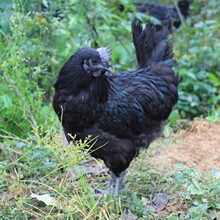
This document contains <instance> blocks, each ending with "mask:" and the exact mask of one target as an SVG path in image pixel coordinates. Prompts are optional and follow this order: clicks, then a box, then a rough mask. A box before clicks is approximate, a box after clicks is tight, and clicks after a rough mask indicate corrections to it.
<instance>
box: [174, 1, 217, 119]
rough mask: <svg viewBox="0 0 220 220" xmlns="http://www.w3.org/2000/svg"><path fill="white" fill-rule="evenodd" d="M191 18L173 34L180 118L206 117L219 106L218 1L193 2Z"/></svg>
mask: <svg viewBox="0 0 220 220" xmlns="http://www.w3.org/2000/svg"><path fill="white" fill-rule="evenodd" d="M191 14H192V15H191V16H190V17H189V18H188V19H187V20H186V21H185V23H184V25H182V26H181V28H180V29H179V30H177V31H176V33H174V36H173V42H174V43H175V47H176V48H175V52H176V58H177V60H178V64H179V65H178V67H177V68H178V69H177V71H178V73H179V74H180V75H181V76H182V77H183V81H182V83H181V84H180V87H179V91H180V92H179V94H180V100H179V103H178V105H177V109H178V110H179V112H180V115H181V117H183V118H185V117H188V118H193V117H196V116H200V115H207V114H210V112H211V111H212V110H213V109H215V108H216V107H217V105H218V104H219V103H220V80H219V79H220V71H219V69H220V63H219V54H220V47H219V45H220V40H219V39H220V38H219V37H220V31H219V27H220V21H219V19H218V17H219V16H220V7H219V4H218V3H217V2H216V1H214V0H213V1H203V2H201V1H200V0H196V1H193V3H192V4H191Z"/></svg>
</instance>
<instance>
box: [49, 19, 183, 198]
mask: <svg viewBox="0 0 220 220" xmlns="http://www.w3.org/2000/svg"><path fill="white" fill-rule="evenodd" d="M132 32H133V42H134V46H135V49H136V55H137V61H138V68H137V69H136V70H133V71H125V72H119V73H113V71H112V69H111V68H110V66H109V60H110V51H109V49H107V48H99V49H92V48H83V49H80V50H79V51H77V52H76V53H75V54H74V55H72V56H71V57H70V59H69V60H68V61H67V62H66V64H65V65H64V66H63V67H62V69H61V70H60V73H59V76H58V78H57V81H56V82H55V84H54V87H55V91H56V92H55V96H54V100H53V108H54V110H55V112H56V114H57V115H58V117H59V119H60V121H61V123H62V126H63V129H64V133H65V135H66V138H67V140H68V141H69V142H70V141H71V140H72V139H71V136H73V135H76V137H77V138H78V139H85V138H86V137H87V136H88V135H91V136H92V137H97V136H98V139H97V141H96V142H95V143H94V145H93V146H92V149H91V150H92V152H91V155H92V156H93V157H95V158H100V159H102V160H104V162H105V165H106V166H107V167H108V168H109V169H110V171H111V177H112V178H111V181H110V183H111V184H110V185H111V186H110V191H109V193H111V194H114V195H118V193H119V192H120V190H121V186H122V181H123V177H124V173H125V170H126V169H127V168H128V166H129V164H130V162H131V161H132V160H133V159H134V158H135V157H136V156H137V155H138V153H139V150H140V148H141V147H144V148H147V147H148V146H149V144H150V143H151V142H152V141H153V140H154V139H155V138H157V137H159V136H160V134H161V132H162V129H163V126H164V124H165V121H166V119H167V118H168V116H169V114H170V112H171V110H172V108H173V106H174V105H175V104H176V102H177V100H178V93H177V85H178V83H179V79H178V77H177V76H176V75H175V73H174V71H173V70H172V67H173V65H174V63H175V62H174V60H173V59H172V57H173V52H172V46H171V45H170V44H169V43H168V31H167V30H166V29H165V28H163V29H161V30H156V28H155V27H154V25H153V24H152V23H148V24H147V25H146V27H145V28H144V29H143V28H142V26H141V24H140V23H139V22H138V21H137V20H136V19H134V20H133V22H132ZM69 134H70V135H71V136H70V135H69Z"/></svg>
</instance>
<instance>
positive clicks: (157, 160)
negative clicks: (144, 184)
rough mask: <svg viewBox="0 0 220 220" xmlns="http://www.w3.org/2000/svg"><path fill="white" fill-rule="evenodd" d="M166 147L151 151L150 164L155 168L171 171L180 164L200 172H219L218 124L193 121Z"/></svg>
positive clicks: (219, 128)
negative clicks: (214, 170) (212, 170)
mask: <svg viewBox="0 0 220 220" xmlns="http://www.w3.org/2000/svg"><path fill="white" fill-rule="evenodd" d="M162 142H163V141H162ZM159 143H160V141H159ZM157 144H158V143H157ZM162 145H164V143H163V144H162ZM166 145H167V146H162V147H160V148H155V150H154V151H153V155H154V156H153V158H152V164H154V165H155V164H156V165H157V167H158V165H159V167H160V168H162V169H163V168H165V169H173V168H176V164H177V163H182V164H185V165H187V166H189V167H190V168H195V169H198V170H200V171H207V170H210V169H211V168H215V169H216V170H218V171H220V122H216V123H211V122H208V121H203V120H195V121H193V122H192V123H191V124H190V126H189V128H188V129H187V130H181V131H179V132H178V133H177V134H175V135H174V136H173V138H172V140H171V142H169V143H167V144H166Z"/></svg>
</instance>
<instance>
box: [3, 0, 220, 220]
mask: <svg viewBox="0 0 220 220" xmlns="http://www.w3.org/2000/svg"><path fill="white" fill-rule="evenodd" d="M161 2H164V3H167V4H174V3H175V0H173V1H165V0H164V1H161ZM190 2H191V5H190V16H189V17H188V18H187V19H186V20H185V21H184V23H183V24H182V25H181V27H180V28H179V29H176V30H174V31H173V34H172V36H171V41H172V43H173V44H174V50H175V58H176V60H177V61H178V65H177V67H176V71H177V73H178V74H179V75H180V76H182V77H183V81H182V83H181V84H180V87H179V91H180V92H179V102H178V104H177V106H176V108H175V110H174V111H173V113H172V115H171V116H170V118H169V121H170V123H169V128H172V126H173V125H175V124H176V121H177V120H179V119H186V118H187V119H190V120H191V119H193V118H195V117H204V118H205V117H207V116H209V117H211V118H212V120H214V121H215V120H219V116H220V107H219V106H220V105H219V104H220V58H219V55H220V20H219V17H220V4H219V3H218V1H216V0H209V1H208V0H193V1H190ZM134 3H135V1H131V0H119V1H114V0H112V1H103V0H80V1H78V0H69V1H63V0H40V1H38V0H31V1H26V0H13V1H10V0H1V1H0V21H1V23H0V42H1V44H0V60H1V63H0V88H1V89H0V139H1V144H0V195H1V196H0V197H1V201H0V218H2V219H40V218H43V219H82V218H85V219H86V218H87V219H118V218H119V216H120V213H123V212H124V210H125V208H126V209H129V210H131V211H132V213H134V214H135V215H137V216H139V217H140V218H144V217H146V216H148V215H149V216H151V218H152V219H157V218H159V217H158V216H157V214H155V213H154V212H149V213H150V214H149V213H148V212H147V211H146V210H145V209H144V206H143V198H142V197H140V196H138V195H136V194H134V193H132V192H129V191H128V192H127V194H126V193H125V194H126V195H125V197H124V198H123V197H122V198H119V201H117V202H118V203H119V206H117V207H118V208H117V209H115V207H114V202H116V201H115V199H112V198H111V199H110V198H104V201H102V204H103V205H102V206H99V205H98V202H97V201H96V200H95V199H94V197H93V196H92V193H90V190H89V185H88V182H87V181H88V180H87V179H86V178H83V177H82V178H80V179H74V178H72V179H71V178H69V176H68V175H69V169H70V168H71V167H73V166H74V164H77V163H79V162H80V161H82V159H83V158H85V157H86V156H87V152H85V154H83V155H82V154H81V153H80V152H81V149H82V148H84V147H85V145H87V144H88V142H84V143H82V142H79V143H76V148H74V149H64V148H62V147H61V143H60V140H59V138H60V137H59V135H58V133H59V132H60V130H61V128H60V125H59V123H58V120H57V118H56V116H55V114H54V112H53V110H52V107H51V102H52V97H53V93H54V90H53V82H54V80H55V78H56V76H57V75H58V73H59V69H60V68H61V67H62V65H63V64H64V63H65V61H66V60H67V59H68V58H69V57H70V56H71V55H72V54H73V53H74V52H75V51H76V50H77V49H79V48H81V47H85V46H88V47H90V46H91V47H101V46H108V47H109V48H111V50H112V59H111V64H112V66H113V67H114V70H115V71H120V70H125V69H132V68H134V67H135V65H136V59H135V54H134V48H133V45H132V41H131V28H130V23H131V20H132V18H133V17H134V15H136V16H137V17H138V18H139V19H140V20H141V21H143V22H145V21H147V20H149V19H151V18H150V17H149V16H148V15H147V14H143V13H139V12H136V8H135V4H134ZM119 5H123V7H124V10H123V11H120V10H119ZM154 21H155V22H159V21H156V20H154ZM181 169H182V170H183V171H182V173H181V174H179V175H182V177H181V178H182V179H178V178H180V177H178V178H177V179H175V178H174V177H169V178H170V179H169V178H168V177H166V178H165V177H163V176H159V177H161V179H163V178H164V179H165V180H164V182H166V181H168V179H169V180H171V179H172V178H173V179H172V181H173V182H172V184H174V185H175V187H177V188H178V189H179V191H180V192H181V190H180V188H181V185H183V182H184V181H186V182H187V181H188V180H189V179H190V180H192V181H196V178H195V176H196V175H197V174H196V173H195V172H194V171H191V170H190V169H188V168H186V167H182V168H181ZM157 175H160V174H157ZM175 175H176V174H175ZM213 175H214V176H213ZM216 176H217V173H215V172H214V174H213V173H212V174H209V175H208V177H207V176H206V177H205V178H206V179H203V180H202V181H201V186H199V188H200V189H201V191H199V192H197V191H196V190H192V191H191V194H188V195H187V196H188V197H190V199H189V202H188V201H187V204H188V209H187V211H186V213H184V214H182V215H179V214H176V213H172V214H170V215H169V216H167V217H166V219H202V217H204V218H205V219H208V217H207V216H209V215H210V209H214V210H218V209H220V203H219V201H218V200H217V195H218V193H220V183H219V178H217V177H216ZM159 177H156V176H155V173H154V172H152V173H151V172H150V174H149V177H145V178H147V179H148V180H151V179H154V180H155V181H156V182H157V181H158V180H159V179H158V178H159ZM143 178H144V177H143ZM155 178H156V179H155ZM161 179H160V181H161ZM174 179H175V181H174ZM178 181H179V182H178ZM181 181H182V182H181ZM64 182H65V184H64ZM162 182H163V181H162ZM207 182H210V184H211V186H210V188H209V189H207V188H206V187H205V185H206V183H207ZM157 184H158V185H159V186H161V185H160V184H159V183H158V182H157ZM169 184H170V182H169ZM73 186H75V188H74V187H73ZM185 187H188V186H185ZM71 190H72V191H71ZM151 190H152V187H151V186H149V189H148V191H149V192H151ZM32 191H34V192H35V193H39V194H46V195H48V194H50V195H51V196H54V197H57V200H59V202H60V203H59V204H61V203H62V205H57V204H56V205H53V206H51V204H49V205H48V206H45V205H43V204H42V203H39V202H38V203H37V202H36V201H34V202H33V201H32V199H31V198H30V193H31V192H32ZM195 191H196V192H195ZM204 193H205V195H206V198H203V197H202V195H203V194H204ZM151 196H152V195H151V194H149V197H151ZM128 198H129V199H128ZM209 198H210V200H209ZM184 199H186V198H184ZM204 199H206V200H207V201H205V202H204V201H203V200H204ZM218 199H219V197H218ZM125 201H127V202H125ZM129 202H130V203H129ZM64 206H65V207H64ZM195 206H196V207H197V208H198V207H199V209H198V210H199V211H198V210H197V211H193V210H191V208H193V207H195ZM201 213H202V214H201ZM149 216H148V217H149ZM152 216H153V217H152ZM210 218H211V217H210ZM210 218H209V219H210ZM149 219H150V217H149ZM213 219H214V218H213Z"/></svg>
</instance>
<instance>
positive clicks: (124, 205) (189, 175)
mask: <svg viewBox="0 0 220 220" xmlns="http://www.w3.org/2000/svg"><path fill="white" fill-rule="evenodd" d="M45 134H46V135H45V136H44V137H43V138H40V137H37V136H36V135H35V134H34V133H33V134H32V135H31V136H30V137H29V138H28V139H19V138H16V137H7V138H5V139H3V142H2V144H1V145H0V149H1V151H0V161H1V162H0V197H1V201H0V218H1V219H19V220H20V219H22V220H23V219H30V218H32V219H119V218H120V217H121V218H122V219H123V216H124V219H126V213H127V212H128V210H129V212H131V213H132V214H133V215H134V216H137V217H139V218H140V219H169V220H171V219H195V220H196V219H215V218H214V217H216V219H218V217H219V215H220V196H219V195H220V174H219V173H217V172H216V171H215V170H214V169H213V170H211V171H210V172H206V173H203V174H201V173H199V172H198V171H197V170H192V169H189V168H188V167H186V166H184V165H181V164H179V165H178V167H179V170H178V171H174V170H172V171H169V172H159V171H158V170H156V169H155V168H153V167H152V165H150V164H149V163H148V162H147V159H148V158H149V157H150V156H151V150H152V149H154V148H155V147H158V144H157V143H155V144H154V145H153V146H152V147H151V148H150V149H149V150H148V151H146V152H144V153H142V154H140V155H139V157H138V158H137V159H136V160H135V161H134V162H133V163H132V165H131V167H130V168H129V169H128V172H127V175H126V177H125V183H124V189H123V192H122V194H121V196H120V197H119V198H113V197H110V196H104V195H102V196H101V197H100V198H99V199H96V198H94V196H93V193H92V192H91V188H90V186H92V187H103V185H104V184H103V183H104V182H106V181H107V180H108V178H109V177H108V175H107V174H106V173H101V174H100V175H98V176H93V175H91V174H88V175H87V176H86V175H80V176H79V177H77V176H75V175H74V172H73V170H74V165H76V164H80V163H81V162H82V161H83V160H84V159H85V158H87V157H88V152H86V151H84V152H83V153H82V149H83V148H84V147H85V146H86V145H87V144H88V140H87V141H85V142H75V143H74V145H75V146H67V147H63V146H62V145H61V138H60V135H56V134H55V132H54V131H50V132H46V133H45ZM170 141H171V140H170V137H166V139H165V140H163V141H162V142H160V144H161V143H162V144H164V145H165V146H167V145H169V142H170ZM156 193H166V194H167V195H169V198H170V200H169V203H168V204H167V206H166V207H165V209H163V210H162V211H157V210H147V209H146V207H147V204H149V202H150V201H152V199H153V197H154V195H155V194H156ZM31 194H32V195H33V194H35V195H37V196H39V195H44V196H46V198H47V199H45V198H44V199H41V198H38V199H36V198H31ZM50 198H53V200H52V201H53V202H51V201H50V200H48V199H50ZM41 200H43V201H41ZM48 201H49V203H47V202H48ZM45 202H46V203H47V205H46V204H45Z"/></svg>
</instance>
